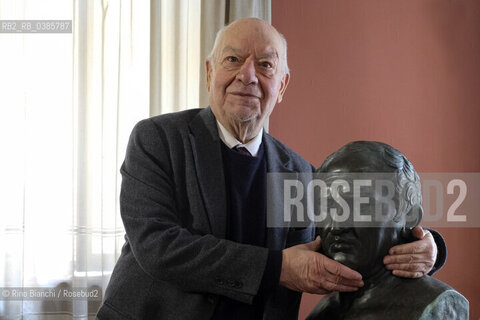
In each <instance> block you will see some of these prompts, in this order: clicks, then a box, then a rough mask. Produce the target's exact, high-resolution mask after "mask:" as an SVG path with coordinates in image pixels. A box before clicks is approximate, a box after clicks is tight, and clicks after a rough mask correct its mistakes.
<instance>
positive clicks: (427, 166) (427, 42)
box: [270, 0, 480, 319]
mask: <svg viewBox="0 0 480 320" xmlns="http://www.w3.org/2000/svg"><path fill="white" fill-rule="evenodd" d="M272 20H273V25H274V26H275V27H276V28H277V29H278V30H279V31H280V32H281V33H283V34H284V35H285V37H286V38H287V40H288V45H289V50H288V54H289V58H288V61H289V66H290V69H291V73H292V76H291V82H290V85H289V87H288V90H287V93H286V96H285V99H284V102H282V103H281V104H280V105H278V106H277V107H276V110H275V112H274V113H273V115H272V117H271V119H270V131H271V133H272V134H273V135H274V136H275V137H277V138H279V139H280V140H281V141H283V142H285V143H286V144H287V145H289V146H290V147H292V148H293V149H294V150H296V151H297V152H299V153H300V154H301V155H302V156H304V157H305V158H306V159H307V160H309V161H310V162H311V163H313V164H314V165H317V166H318V165H319V164H320V163H321V162H322V161H323V159H324V158H325V157H326V156H327V155H329V154H330V153H332V152H333V151H335V150H336V149H338V148H339V147H340V146H342V145H344V144H345V143H347V142H349V141H353V140H377V141H383V142H386V143H389V144H391V145H393V146H394V147H396V148H398V149H400V150H401V151H402V152H404V153H405V154H406V155H407V157H408V158H409V159H410V160H411V161H412V162H413V164H414V166H415V167H416V169H417V171H419V172H479V171H480V1H477V0H470V1H468V0H415V1H413V0H405V1H396V0H366V1H361V2H360V1H357V0H343V1H334V0H328V1H327V0H326V1H320V0H302V1H292V0H274V1H272ZM479 214H480V212H479ZM439 231H440V232H441V233H442V235H443V236H444V237H445V238H446V241H447V246H448V250H449V251H448V260H447V264H446V266H445V267H444V268H443V270H442V271H440V272H439V273H438V274H437V275H436V277H437V278H438V279H440V280H442V281H444V282H446V283H448V284H450V285H451V286H453V287H454V288H456V289H457V290H458V291H459V292H461V293H462V294H463V295H464V296H466V297H467V299H468V300H469V301H470V318H471V319H478V318H479V317H480V304H479V301H480V280H479V275H478V270H480V254H479V252H480V251H479V247H480V229H478V228H469V229H452V228H450V229H442V230H439ZM318 299H319V297H318V296H313V295H305V296H304V299H303V301H302V307H301V314H300V319H303V318H304V317H305V316H306V315H307V314H308V311H309V310H310V309H311V308H312V307H313V305H315V303H316V301H318Z"/></svg>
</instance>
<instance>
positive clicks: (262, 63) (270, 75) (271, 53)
mask: <svg viewBox="0 0 480 320" xmlns="http://www.w3.org/2000/svg"><path fill="white" fill-rule="evenodd" d="M283 50H284V49H283V43H282V41H281V39H280V37H279V35H278V34H277V32H276V31H275V29H273V27H271V26H270V25H268V24H267V23H266V22H264V21H259V20H256V19H244V20H240V21H238V22H236V23H234V24H232V25H231V26H230V27H229V28H228V29H227V30H225V32H224V34H223V36H222V38H221V39H220V42H219V44H218V47H217V51H216V54H215V55H214V57H213V59H212V61H211V62H208V61H207V89H208V91H209V95H210V106H211V108H212V111H213V113H214V114H215V116H216V118H217V119H218V120H219V121H220V122H221V123H222V124H223V125H224V126H227V127H228V126H230V125H229V124H232V123H233V124H239V123H242V122H251V123H253V124H259V125H263V122H264V121H265V119H266V118H267V117H268V116H269V115H270V113H271V112H272V110H273V108H274V106H275V104H276V103H277V102H280V101H281V100H282V96H283V93H284V92H285V89H286V87H287V84H288V77H289V76H288V74H287V75H285V73H284V66H283V64H282V60H281V57H282V54H283Z"/></svg>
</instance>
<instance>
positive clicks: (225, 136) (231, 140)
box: [217, 120, 263, 157]
mask: <svg viewBox="0 0 480 320" xmlns="http://www.w3.org/2000/svg"><path fill="white" fill-rule="evenodd" d="M217 127H218V135H219V136H220V139H221V140H222V141H223V143H225V144H226V145H227V147H229V148H230V149H232V148H235V147H245V148H246V149H247V150H248V152H250V154H251V155H252V156H254V157H256V156H257V154H258V149H260V145H261V144H262V136H263V128H261V129H260V132H259V133H258V134H257V136H256V137H255V138H253V139H252V140H250V141H249V142H247V143H245V144H243V143H241V142H240V141H238V140H237V139H236V138H235V137H234V136H233V135H232V134H231V133H230V132H228V130H227V129H225V127H224V126H222V124H221V123H220V122H219V121H218V120H217Z"/></svg>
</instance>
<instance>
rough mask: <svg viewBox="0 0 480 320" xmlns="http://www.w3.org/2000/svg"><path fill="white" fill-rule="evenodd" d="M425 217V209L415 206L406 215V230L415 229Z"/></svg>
mask: <svg viewBox="0 0 480 320" xmlns="http://www.w3.org/2000/svg"><path fill="white" fill-rule="evenodd" d="M422 217H423V208H422V206H420V205H416V206H413V207H412V208H411V209H410V211H409V212H408V213H407V214H406V215H405V228H406V229H410V230H411V229H413V228H415V227H416V226H418V225H419V224H420V221H422Z"/></svg>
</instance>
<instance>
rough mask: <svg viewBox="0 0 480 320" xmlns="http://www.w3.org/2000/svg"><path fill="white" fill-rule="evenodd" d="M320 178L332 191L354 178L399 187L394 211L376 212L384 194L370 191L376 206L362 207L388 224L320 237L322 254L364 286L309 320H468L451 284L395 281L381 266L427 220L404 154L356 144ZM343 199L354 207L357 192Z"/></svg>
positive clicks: (337, 227) (330, 300) (324, 232)
mask: <svg viewBox="0 0 480 320" xmlns="http://www.w3.org/2000/svg"><path fill="white" fill-rule="evenodd" d="M317 172H318V173H320V174H322V177H326V178H325V179H326V180H327V181H326V182H327V185H328V184H329V182H331V181H333V180H337V181H338V180H339V179H340V180H343V181H351V180H352V173H359V174H363V175H368V176H371V177H372V180H374V179H377V178H376V177H377V174H378V173H381V174H384V175H386V176H387V177H388V179H390V181H391V182H392V185H393V186H395V187H394V192H393V194H394V195H393V196H392V200H393V201H392V203H393V204H394V205H393V206H379V207H375V206H374V205H373V204H372V203H374V202H375V201H376V200H378V198H379V197H382V196H383V195H382V194H379V193H380V192H381V189H378V188H373V187H371V188H366V189H365V190H366V191H367V192H366V195H367V197H368V198H369V199H370V200H371V201H370V202H369V203H370V205H363V206H362V207H360V208H362V209H360V210H361V211H362V214H364V213H373V212H371V211H375V208H381V209H380V210H382V211H383V212H382V213H383V214H384V216H386V217H389V218H388V219H383V220H382V221H380V222H378V221H376V223H375V224H374V225H373V224H372V225H369V226H361V225H359V224H358V223H356V222H355V221H353V222H352V223H343V224H342V223H338V222H335V221H334V219H332V217H330V218H329V219H327V220H326V222H325V224H324V225H323V227H322V228H321V229H320V230H321V231H320V232H319V234H320V236H321V238H322V251H323V253H324V254H326V255H327V256H329V257H331V258H332V259H334V260H336V261H339V262H341V263H342V264H345V265H347V266H348V267H350V268H352V269H354V270H356V271H358V272H360V273H361V274H362V277H363V280H364V282H365V286H364V287H363V288H361V289H359V290H358V291H357V292H349V293H339V292H333V293H330V294H328V295H326V296H324V297H323V298H322V299H321V300H320V302H319V303H318V304H317V305H316V306H315V308H314V309H313V310H312V312H311V313H310V315H309V316H308V318H307V319H309V320H313V319H330V320H331V319H371V320H376V319H379V320H380V319H382V320H383V319H393V320H395V319H422V320H426V319H468V301H467V300H466V299H465V298H464V297H463V296H462V295H461V294H460V293H458V292H457V291H455V290H454V289H453V288H451V287H450V286H448V285H447V284H445V283H443V282H441V281H439V280H437V279H435V278H432V277H430V276H428V275H427V276H423V277H422V278H418V279H406V278H399V277H396V276H394V275H392V273H391V272H390V271H389V270H387V269H386V268H385V266H384V264H383V262H382V260H383V257H384V256H385V255H387V252H388V249H389V248H391V247H392V246H395V245H397V244H401V243H405V242H408V241H410V240H411V239H410V237H411V235H410V231H411V229H412V228H413V227H415V226H416V225H418V224H419V222H420V220H421V217H422V214H423V211H422V196H421V188H420V180H419V177H418V174H417V173H416V171H415V170H414V168H413V166H412V164H411V163H410V161H408V159H407V158H406V157H405V156H404V155H403V154H402V153H401V152H400V151H398V150H396V149H395V148H393V147H391V146H389V145H387V144H384V143H380V142H371V141H357V142H352V143H349V144H347V145H345V146H343V147H342V148H340V149H339V150H338V151H336V152H335V153H333V154H332V155H330V156H329V157H328V158H327V159H326V160H325V162H324V163H323V164H322V165H321V166H320V168H319V169H318V170H317ZM350 191H351V190H350ZM344 198H345V199H346V202H347V203H348V202H349V201H353V199H352V198H353V196H352V192H346V193H345V194H344ZM329 203H330V206H338V203H337V202H335V201H331V202H329ZM337 210H341V208H337Z"/></svg>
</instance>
